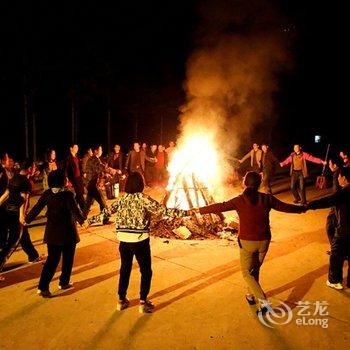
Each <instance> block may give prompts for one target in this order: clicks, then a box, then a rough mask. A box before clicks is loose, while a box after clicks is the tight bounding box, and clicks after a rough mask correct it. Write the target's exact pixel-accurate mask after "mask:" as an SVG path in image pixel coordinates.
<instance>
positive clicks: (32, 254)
mask: <svg viewBox="0 0 350 350" xmlns="http://www.w3.org/2000/svg"><path fill="white" fill-rule="evenodd" d="M19 244H20V245H21V246H22V249H23V251H24V252H25V253H26V254H27V255H28V260H29V261H34V260H35V259H37V258H38V257H39V253H38V251H37V250H36V249H35V247H34V245H33V243H32V241H31V239H30V236H29V232H28V228H27V227H23V232H22V236H21V240H20V241H19Z"/></svg>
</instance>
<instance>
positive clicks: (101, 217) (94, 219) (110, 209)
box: [87, 197, 120, 225]
mask: <svg viewBox="0 0 350 350" xmlns="http://www.w3.org/2000/svg"><path fill="white" fill-rule="evenodd" d="M119 203H120V197H119V198H117V200H115V201H114V202H113V203H112V204H111V205H110V206H106V207H105V208H104V209H103V210H102V211H101V212H100V213H99V214H97V215H94V216H91V217H90V218H88V219H87V223H88V225H92V224H102V223H103V221H105V220H108V218H109V217H110V216H111V215H113V214H114V213H115V212H116V211H117V210H118V207H119Z"/></svg>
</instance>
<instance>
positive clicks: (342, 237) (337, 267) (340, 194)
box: [308, 168, 350, 289]
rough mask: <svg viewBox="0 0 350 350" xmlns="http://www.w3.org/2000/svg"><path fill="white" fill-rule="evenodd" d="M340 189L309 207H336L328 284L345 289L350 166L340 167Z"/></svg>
mask: <svg viewBox="0 0 350 350" xmlns="http://www.w3.org/2000/svg"><path fill="white" fill-rule="evenodd" d="M338 181H339V185H340V186H341V187H342V189H341V190H340V191H337V192H336V193H334V194H332V195H330V196H328V197H324V198H321V199H319V200H315V201H312V202H311V203H309V205H308V209H322V208H329V207H334V210H335V216H336V228H335V234H334V237H333V240H332V243H331V256H330V260H329V274H328V280H327V286H328V287H331V288H334V289H343V285H342V282H343V265H344V261H345V259H348V276H347V286H348V287H350V265H349V263H350V260H349V257H350V168H340V170H339V176H338Z"/></svg>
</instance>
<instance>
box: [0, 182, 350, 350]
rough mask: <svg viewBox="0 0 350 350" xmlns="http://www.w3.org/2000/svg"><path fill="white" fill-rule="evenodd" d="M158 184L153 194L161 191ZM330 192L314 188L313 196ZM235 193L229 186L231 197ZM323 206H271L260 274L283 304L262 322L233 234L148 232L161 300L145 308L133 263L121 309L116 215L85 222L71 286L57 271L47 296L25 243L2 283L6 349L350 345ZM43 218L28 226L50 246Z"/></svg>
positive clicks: (349, 304)
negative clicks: (331, 279) (285, 209)
mask: <svg viewBox="0 0 350 350" xmlns="http://www.w3.org/2000/svg"><path fill="white" fill-rule="evenodd" d="M281 186H282V187H281V188H280V190H279V192H281V193H280V194H278V195H277V196H278V197H279V198H280V199H282V200H285V201H288V202H291V195H290V193H289V191H285V189H286V188H288V184H285V187H283V186H284V185H283V184H282V185H281ZM161 192H162V191H159V190H158V191H151V194H152V195H153V196H154V197H156V198H158V199H159V197H160V195H161ZM326 193H327V191H326V190H322V191H321V190H315V189H313V188H311V187H310V188H309V189H308V196H309V199H312V198H316V197H320V196H322V195H324V194H326ZM232 194H233V191H232V189H228V190H227V198H230V197H231V196H232ZM33 200H34V201H36V200H37V198H34V199H33ZM93 210H94V211H95V212H96V210H97V208H96V207H94V209H93ZM327 213H328V210H327V209H325V210H318V211H310V212H307V213H305V214H284V213H279V212H275V211H273V212H271V227H272V235H273V240H272V243H271V246H270V250H269V252H268V254H267V257H266V260H265V262H264V264H263V267H262V270H261V278H260V280H261V284H262V286H263V288H264V290H265V291H266V292H267V295H268V297H269V299H270V300H271V301H272V303H273V305H274V306H275V307H277V308H279V309H280V312H279V313H276V314H275V315H271V317H270V319H266V318H264V319H263V320H264V321H265V323H266V324H263V322H262V321H261V320H260V319H259V317H257V315H256V313H255V311H256V309H255V307H254V306H249V305H248V303H247V302H246V301H245V299H244V295H245V293H246V286H245V283H244V281H243V278H242V276H241V272H240V267H239V252H238V247H237V244H236V243H235V242H232V241H227V240H221V239H218V240H201V241H199V240H197V241H193V240H192V241H191V240H189V241H187V240H186V241H182V240H166V239H162V238H152V239H151V250H152V259H153V280H152V288H151V295H150V298H151V300H152V301H153V302H154V303H155V304H156V309H155V312H154V313H153V314H144V315H142V314H139V313H138V307H137V306H138V292H139V283H140V274H139V271H138V266H137V265H136V263H135V265H134V268H133V271H132V275H131V280H130V286H129V292H128V298H129V299H130V301H131V305H130V307H129V308H128V309H126V310H124V311H121V312H120V311H117V310H116V302H117V297H116V287H117V282H118V273H119V264H120V261H119V253H118V242H117V240H116V237H115V233H114V228H113V225H109V226H103V227H102V226H100V227H91V228H89V229H88V230H80V233H81V242H80V243H79V245H78V246H77V251H76V257H75V263H74V268H73V274H72V281H73V282H74V288H73V289H70V290H66V291H59V290H58V276H59V272H58V273H56V275H55V277H54V280H53V281H52V283H51V287H50V288H51V291H52V292H53V294H54V298H51V299H43V298H41V297H39V296H37V295H36V289H37V283H38V279H39V276H40V272H41V269H42V264H41V263H36V264H28V263H27V262H26V259H27V258H26V255H25V254H24V253H23V252H22V251H21V250H20V249H19V250H17V251H16V252H15V253H14V254H13V256H12V257H11V259H10V260H9V261H8V263H7V265H6V272H5V273H4V276H5V277H6V280H5V282H1V284H0V349H27V350H28V349H255V348H259V349H317V348H318V349H344V348H349V347H350V290H349V289H346V288H345V289H344V290H343V291H336V290H333V289H331V288H329V287H327V286H326V280H327V272H328V265H329V256H328V255H327V254H326V251H327V250H328V249H329V245H328V240H327V237H326V234H325V230H324V226H325V219H326V216H327ZM43 223H44V218H43V217H41V218H39V219H38V220H37V221H36V222H35V223H34V225H33V227H31V228H30V234H31V237H32V240H33V242H34V244H35V246H36V248H37V249H38V251H39V252H40V253H41V254H46V246H45V245H44V244H43V243H42V236H43V229H44V226H43ZM346 267H347V266H346ZM344 274H345V276H346V271H345V268H344Z"/></svg>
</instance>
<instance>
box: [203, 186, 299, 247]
mask: <svg viewBox="0 0 350 350" xmlns="http://www.w3.org/2000/svg"><path fill="white" fill-rule="evenodd" d="M271 209H275V210H278V211H282V212H285V213H302V212H304V211H305V209H304V208H303V207H301V206H298V205H292V204H287V203H284V202H281V201H280V200H279V199H277V198H276V197H274V196H273V195H271V194H265V193H260V192H258V202H257V203H256V204H252V203H251V202H250V200H249V197H248V196H247V195H246V194H245V191H244V192H243V193H242V194H241V195H239V196H237V197H234V198H232V199H230V200H229V201H227V202H223V203H217V204H212V205H208V206H206V207H202V208H199V212H200V213H201V214H209V213H216V214H217V213H221V212H224V211H230V210H236V211H237V213H238V216H239V232H238V236H239V238H241V239H243V240H248V241H264V240H267V239H270V238H271V230H270V210H271Z"/></svg>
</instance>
